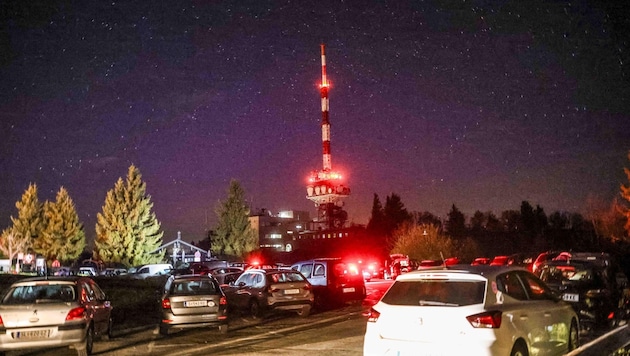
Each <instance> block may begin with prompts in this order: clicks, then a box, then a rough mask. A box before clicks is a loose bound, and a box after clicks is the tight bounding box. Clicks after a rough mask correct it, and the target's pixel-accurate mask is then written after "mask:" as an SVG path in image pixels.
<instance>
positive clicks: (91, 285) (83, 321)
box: [0, 276, 112, 355]
mask: <svg viewBox="0 0 630 356" xmlns="http://www.w3.org/2000/svg"><path fill="white" fill-rule="evenodd" d="M111 312H112V306H111V304H110V302H109V300H108V299H107V297H106V296H105V293H104V292H103V291H102V290H101V288H100V287H99V286H98V285H97V284H96V282H94V281H93V280H92V279H90V278H88V277H81V276H72V277H52V276H49V277H36V278H27V279H23V280H21V281H18V282H15V283H13V284H12V285H11V287H9V289H8V290H7V292H6V293H5V294H4V296H3V297H2V299H1V300H0V322H1V323H2V324H1V325H0V330H2V332H0V351H6V350H18V349H20V350H21V349H30V348H50V347H59V346H74V348H75V349H76V350H77V352H78V354H79V355H81V354H84V353H87V354H88V355H89V354H91V353H92V347H93V342H94V337H95V336H101V337H104V338H109V337H110V336H111V332H112V314H111Z"/></svg>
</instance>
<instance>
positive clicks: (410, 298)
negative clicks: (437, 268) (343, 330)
mask: <svg viewBox="0 0 630 356" xmlns="http://www.w3.org/2000/svg"><path fill="white" fill-rule="evenodd" d="M485 288H486V283H485V282H484V281H459V280H442V279H439V280H438V279H425V280H413V281H411V280H406V281H396V282H394V284H393V285H392V286H391V288H390V289H389V290H388V291H387V293H386V294H385V295H384V296H383V299H382V300H381V301H382V302H383V303H387V304H391V305H409V306H432V305H433V306H435V305H443V306H463V305H472V304H481V303H483V298H484V291H485Z"/></svg>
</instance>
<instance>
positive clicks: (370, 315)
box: [367, 308, 381, 323]
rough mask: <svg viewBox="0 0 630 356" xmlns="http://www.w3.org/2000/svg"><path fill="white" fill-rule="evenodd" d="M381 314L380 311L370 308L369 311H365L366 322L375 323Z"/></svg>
mask: <svg viewBox="0 0 630 356" xmlns="http://www.w3.org/2000/svg"><path fill="white" fill-rule="evenodd" d="M380 316H381V313H379V312H378V311H376V309H374V308H370V311H369V312H368V313H367V318H368V319H367V321H368V323H375V322H376V321H377V320H378V318H379V317H380Z"/></svg>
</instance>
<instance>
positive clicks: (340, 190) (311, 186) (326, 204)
mask: <svg viewBox="0 0 630 356" xmlns="http://www.w3.org/2000/svg"><path fill="white" fill-rule="evenodd" d="M321 50H322V82H321V84H320V86H319V88H320V93H321V100H322V125H321V127H322V150H323V168H322V170H321V171H313V172H312V173H311V175H310V177H309V180H308V185H307V187H306V194H307V196H306V198H307V199H309V200H310V201H312V202H314V203H315V206H316V207H317V218H316V220H315V221H314V222H315V225H316V227H317V228H319V229H335V228H341V227H343V225H344V224H345V222H346V220H347V219H348V214H347V213H346V212H345V211H344V210H343V209H342V207H343V198H345V197H347V196H348V195H350V188H348V187H347V186H345V185H344V184H343V180H342V175H341V174H340V173H338V172H335V171H333V170H332V160H331V154H330V121H329V119H328V89H329V88H330V83H329V82H328V78H327V77H326V52H325V49H324V45H323V44H322V45H321Z"/></svg>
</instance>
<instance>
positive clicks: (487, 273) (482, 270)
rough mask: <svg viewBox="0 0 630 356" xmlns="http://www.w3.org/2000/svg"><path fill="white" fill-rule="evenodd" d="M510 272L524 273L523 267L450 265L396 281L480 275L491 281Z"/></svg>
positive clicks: (401, 277) (407, 275) (409, 274)
mask: <svg viewBox="0 0 630 356" xmlns="http://www.w3.org/2000/svg"><path fill="white" fill-rule="evenodd" d="M510 271H526V272H527V270H526V269H525V268H523V267H517V266H504V265H502V266H490V265H474V266H473V265H469V264H459V265H452V266H447V267H435V268H427V269H423V270H418V271H411V272H407V273H403V274H401V275H399V276H398V277H397V278H396V280H397V281H398V280H401V281H405V280H415V279H418V278H422V277H429V276H440V275H442V276H455V275H480V276H484V277H485V278H486V279H493V278H494V277H495V276H497V275H498V274H501V273H506V272H510Z"/></svg>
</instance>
